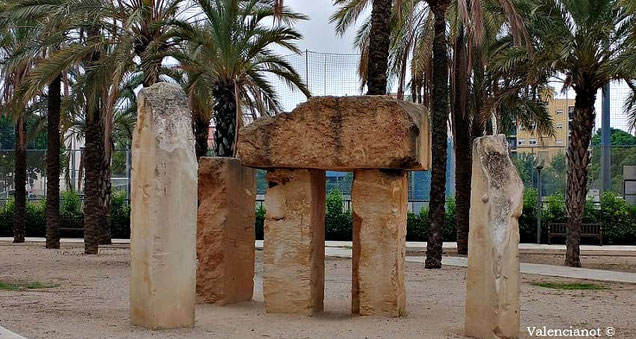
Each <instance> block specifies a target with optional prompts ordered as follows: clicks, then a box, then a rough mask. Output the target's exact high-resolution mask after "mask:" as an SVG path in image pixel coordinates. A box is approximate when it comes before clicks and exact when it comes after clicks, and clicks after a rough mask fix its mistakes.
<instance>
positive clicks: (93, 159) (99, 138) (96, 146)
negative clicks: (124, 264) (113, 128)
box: [84, 109, 104, 254]
mask: <svg viewBox="0 0 636 339" xmlns="http://www.w3.org/2000/svg"><path fill="white" fill-rule="evenodd" d="M85 134H86V136H85V141H86V145H85V149H84V152H85V153H84V160H85V162H84V169H85V176H86V179H85V185H84V253H86V254H97V251H98V244H99V240H100V235H101V232H100V227H99V226H100V221H101V220H102V218H103V217H102V214H103V213H104V209H103V208H102V202H101V199H100V196H101V181H102V176H101V173H102V171H101V169H102V158H103V156H104V155H103V152H104V145H103V142H104V138H103V126H102V119H101V117H100V114H99V110H98V109H95V110H94V111H93V112H89V114H87V115H86V132H85Z"/></svg>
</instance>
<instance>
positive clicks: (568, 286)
mask: <svg viewBox="0 0 636 339" xmlns="http://www.w3.org/2000/svg"><path fill="white" fill-rule="evenodd" d="M533 285H535V286H539V287H545V288H552V289H555V290H607V289H608V288H607V287H605V286H602V285H597V284H592V283H558V282H540V283H534V284H533Z"/></svg>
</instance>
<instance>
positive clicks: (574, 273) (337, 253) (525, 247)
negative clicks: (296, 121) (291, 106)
mask: <svg viewBox="0 0 636 339" xmlns="http://www.w3.org/2000/svg"><path fill="white" fill-rule="evenodd" d="M11 241H13V238H8V237H0V242H11ZM26 241H27V242H36V243H37V242H44V241H45V239H44V238H30V237H28V238H26ZM62 242H63V243H73V244H81V243H83V240H82V239H66V238H64V239H62ZM113 244H114V245H116V246H118V247H119V246H122V247H128V245H129V244H130V241H129V240H128V239H113ZM351 245H352V244H351V241H326V242H325V246H326V249H325V254H326V255H327V256H332V257H341V258H351ZM406 247H407V248H408V249H409V250H424V249H426V243H425V242H407V243H406ZM256 248H257V249H262V248H263V241H262V240H257V241H256ZM443 248H444V249H445V250H453V249H456V248H457V244H456V243H454V242H453V243H452V242H445V243H444V245H443ZM519 250H520V251H522V252H526V251H531V252H534V251H536V252H537V253H552V252H554V253H563V252H564V251H565V245H537V244H519ZM612 253H616V254H612ZM581 254H583V255H629V256H636V246H593V245H582V246H581ZM424 259H425V257H423V256H417V257H416V256H409V257H406V261H408V262H418V263H423V262H424ZM442 264H444V265H448V266H459V267H466V265H467V259H466V258H465V257H449V256H446V257H444V258H443V260H442ZM520 269H521V273H526V274H536V275H544V276H551V277H563V278H574V279H589V280H599V281H612V282H622V283H632V284H636V273H631V272H617V271H605V270H595V269H589V268H575V267H565V266H555V265H544V264H528V263H521V267H520ZM1 334H2V332H0V337H2V335H1Z"/></svg>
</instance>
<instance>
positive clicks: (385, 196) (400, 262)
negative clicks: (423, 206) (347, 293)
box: [351, 170, 408, 317]
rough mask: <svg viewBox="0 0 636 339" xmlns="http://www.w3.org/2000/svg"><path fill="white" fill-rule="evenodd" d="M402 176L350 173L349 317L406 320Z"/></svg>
mask: <svg viewBox="0 0 636 339" xmlns="http://www.w3.org/2000/svg"><path fill="white" fill-rule="evenodd" d="M406 174H407V173H406V171H402V170H357V171H355V172H354V177H353V186H352V189H351V203H352V206H353V279H352V281H353V286H352V291H351V292H352V293H351V294H352V298H351V300H352V303H351V306H352V307H351V308H352V313H359V314H360V315H384V316H390V317H398V316H402V315H405V312H406V294H405V291H404V267H405V263H404V260H405V253H406V246H405V245H406V217H407V212H408V204H407V199H408V181H407V176H406Z"/></svg>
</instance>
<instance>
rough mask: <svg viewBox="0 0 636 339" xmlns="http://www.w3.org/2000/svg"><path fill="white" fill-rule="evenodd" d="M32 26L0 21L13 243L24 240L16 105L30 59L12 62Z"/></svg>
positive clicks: (21, 137)
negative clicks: (11, 138) (11, 134)
mask: <svg viewBox="0 0 636 339" xmlns="http://www.w3.org/2000/svg"><path fill="white" fill-rule="evenodd" d="M6 8H8V5H7V4H5V3H4V2H2V3H0V10H4V9H6ZM30 29H32V26H31V25H30V23H28V22H26V21H21V22H19V23H18V22H12V21H8V20H5V18H2V19H1V20H0V57H2V59H0V60H1V63H0V65H2V67H1V68H0V75H1V78H0V79H1V82H2V99H3V101H4V104H5V105H4V106H5V107H4V109H3V110H6V111H7V112H8V113H9V114H10V115H12V116H13V117H14V118H15V119H16V124H15V136H16V142H15V169H14V174H13V177H14V187H15V210H14V226H13V242H15V243H22V242H24V236H25V231H24V230H25V219H26V180H27V154H26V139H27V138H26V122H25V115H26V110H25V106H24V105H20V104H16V103H15V97H16V96H17V93H16V92H17V88H18V87H20V85H21V83H22V82H23V81H24V78H25V77H26V76H27V74H28V72H29V71H30V69H31V67H32V61H31V60H21V62H13V59H14V57H15V55H16V54H18V53H19V50H20V48H22V47H23V44H24V42H25V40H26V38H27V36H28V33H29V30H30Z"/></svg>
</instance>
